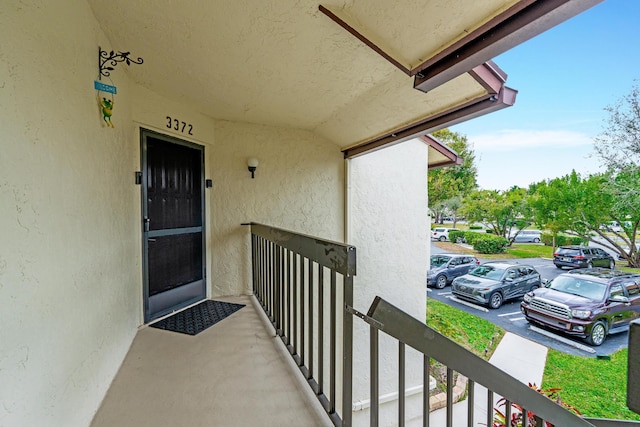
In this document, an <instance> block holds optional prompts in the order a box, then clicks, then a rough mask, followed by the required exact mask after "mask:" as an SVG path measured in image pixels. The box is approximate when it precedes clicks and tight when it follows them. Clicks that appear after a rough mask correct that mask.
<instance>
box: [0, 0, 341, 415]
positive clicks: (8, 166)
mask: <svg viewBox="0 0 640 427" xmlns="http://www.w3.org/2000/svg"><path fill="white" fill-rule="evenodd" d="M0 35H1V36H2V38H3V40H11V43H4V44H0V126H1V128H2V132H3V134H2V139H1V140H0V144H1V151H0V153H1V154H0V236H1V242H2V244H1V245H0V384H1V385H2V386H0V402H1V404H0V426H5V425H6V426H14V425H15V426H18V425H56V426H58V425H59V426H84V425H88V423H89V422H90V420H91V418H92V416H93V414H94V412H95V410H96V409H97V408H98V405H99V404H100V402H101V400H102V397H103V396H104V393H105V392H106V390H107V389H108V387H109V384H110V382H111V380H112V379H113V376H114V375H115V373H116V371H117V369H118V367H119V365H120V363H121V361H122V360H123V358H124V356H125V354H126V352H127V350H128V348H129V346H130V344H131V341H132V339H133V337H134V336H135V333H136V329H137V327H138V326H139V325H140V324H141V323H142V299H141V295H142V273H141V270H142V267H141V234H140V233H141V214H140V209H141V208H140V186H137V185H135V184H134V172H135V171H137V170H140V137H139V129H140V127H145V128H149V129H152V130H156V131H159V132H163V133H167V134H171V135H174V136H177V137H182V138H184V139H187V140H190V141H193V142H196V143H200V144H202V145H204V146H205V156H206V159H205V162H206V165H205V169H206V177H207V178H212V179H213V181H214V186H213V188H211V189H208V190H207V191H206V203H207V208H206V209H207V219H206V221H207V222H206V226H207V253H208V259H207V272H208V285H209V289H208V292H209V294H213V295H239V294H246V293H248V292H250V276H249V272H250V269H249V264H248V262H249V260H250V257H249V252H248V248H249V234H248V228H247V227H243V226H241V225H240V224H241V223H242V222H246V221H259V222H263V223H266V224H271V225H276V226H279V227H283V228H287V229H291V230H295V231H299V232H303V233H307V234H315V235H319V236H323V237H325V238H329V239H333V240H343V238H344V231H343V230H344V227H343V220H344V208H343V206H344V160H343V158H342V153H341V152H340V150H339V148H338V147H337V146H336V145H333V144H331V143H329V142H327V141H325V140H322V139H321V138H318V137H316V136H312V135H311V133H309V132H306V131H297V130H284V129H278V128H268V127H264V126H255V125H246V124H244V125H243V124H234V123H230V122H216V121H215V120H213V119H211V118H209V117H206V116H203V115H201V114H199V113H198V112H197V110H196V109H195V108H193V107H189V106H184V105H181V104H180V103H178V102H171V101H168V100H167V99H165V98H162V97H160V96H159V95H157V94H154V93H153V92H151V91H149V90H148V89H144V88H142V87H141V86H137V85H135V84H133V83H131V82H130V81H129V80H128V78H127V71H126V68H127V67H126V65H125V64H120V65H119V66H117V67H116V69H115V70H114V71H113V72H112V79H113V83H114V84H115V85H116V86H117V87H118V94H117V95H116V97H115V106H114V114H113V117H112V120H113V123H114V124H115V128H114V129H111V128H107V127H105V126H104V124H103V122H102V117H101V115H100V112H99V110H98V105H97V100H96V91H95V90H94V89H93V80H94V79H97V77H98V67H97V55H98V52H97V50H98V46H100V45H101V46H102V47H103V48H104V49H107V50H110V49H111V48H112V47H111V46H110V45H109V42H108V41H107V40H106V37H105V36H104V34H103V33H102V31H101V29H100V27H99V25H98V24H97V22H96V21H95V19H94V17H93V14H92V12H91V10H90V9H89V7H88V6H87V4H86V3H85V2H84V1H82V0H77V1H74V0H69V1H65V2H63V4H56V5H54V4H53V3H52V4H51V5H49V4H48V3H42V2H28V1H27V2H20V3H19V4H18V3H16V4H11V5H6V7H4V8H3V10H2V11H0ZM113 49H115V50H119V49H126V46H114V47H113ZM137 54H139V55H140V56H144V54H143V53H142V52H140V53H138V52H133V55H137ZM134 66H140V67H144V66H152V65H150V64H147V63H145V64H143V65H134ZM107 83H111V82H110V81H108V80H107ZM167 116H171V117H173V118H177V119H179V120H180V121H185V122H187V123H189V124H192V125H193V129H194V131H193V135H192V136H187V135H185V134H183V133H182V132H181V131H175V129H168V128H167V127H166V123H167ZM252 156H253V157H257V158H258V159H259V160H260V166H259V168H258V171H257V173H256V178H255V179H253V180H252V179H251V177H250V174H249V172H248V170H247V165H246V160H247V157H252Z"/></svg>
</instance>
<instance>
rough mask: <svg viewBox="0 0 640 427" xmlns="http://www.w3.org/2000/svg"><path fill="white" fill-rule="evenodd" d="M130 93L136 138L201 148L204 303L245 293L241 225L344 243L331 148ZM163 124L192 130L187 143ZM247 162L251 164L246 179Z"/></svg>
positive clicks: (305, 135) (337, 161)
mask: <svg viewBox="0 0 640 427" xmlns="http://www.w3.org/2000/svg"><path fill="white" fill-rule="evenodd" d="M132 93H133V94H134V97H133V101H132V102H133V113H132V114H133V119H134V121H135V122H136V126H137V130H136V132H139V128H140V127H144V128H148V129H151V130H155V131H157V132H160V133H164V134H167V135H172V136H175V137H177V138H181V139H184V140H187V141H191V142H194V143H196V144H200V145H203V146H204V149H205V176H206V178H208V179H211V180H212V181H213V186H212V187H211V188H209V189H207V190H206V191H205V197H206V207H205V209H206V228H207V230H208V231H207V272H208V274H207V276H208V277H207V282H208V291H209V295H210V296H220V295H242V294H249V293H251V265H250V264H249V263H248V261H250V248H251V245H250V243H251V242H250V237H249V236H250V235H249V227H246V226H242V225H241V224H243V223H248V222H259V223H262V224H266V225H271V226H274V227H280V228H284V229H287V230H291V231H295V232H299V233H304V234H309V235H313V236H319V237H322V238H325V239H329V240H336V241H344V193H345V190H344V188H345V185H344V180H345V172H344V168H345V165H344V159H343V154H342V152H341V151H340V149H339V148H338V147H337V146H336V145H335V144H332V143H330V142H328V141H326V140H324V139H323V138H320V137H318V136H316V135H314V134H312V133H311V132H307V131H303V130H295V129H285V128H277V127H270V126H261V125H254V124H249V123H237V122H229V121H219V120H214V119H211V118H210V117H207V116H204V115H202V114H200V113H199V112H198V111H197V110H196V109H195V108H193V107H192V106H189V105H184V104H181V103H179V102H175V101H171V100H169V99H166V98H164V97H162V96H160V95H158V94H156V93H154V92H152V91H150V90H148V89H145V88H143V87H140V86H135V87H133V88H132ZM167 116H169V117H174V118H179V119H180V120H181V121H185V122H186V123H189V124H192V125H193V131H192V134H193V135H188V134H186V133H184V132H182V128H181V126H180V129H179V130H178V131H176V130H175V129H170V128H168V127H167V120H166V117H167ZM138 151H139V150H138ZM136 157H137V159H138V160H137V161H138V162H139V154H138V153H136ZM250 157H255V158H257V159H258V161H259V165H258V169H257V170H256V172H255V178H254V179H252V178H251V173H250V172H249V170H248V169H247V160H248V159H249V158H250ZM138 215H139V213H138Z"/></svg>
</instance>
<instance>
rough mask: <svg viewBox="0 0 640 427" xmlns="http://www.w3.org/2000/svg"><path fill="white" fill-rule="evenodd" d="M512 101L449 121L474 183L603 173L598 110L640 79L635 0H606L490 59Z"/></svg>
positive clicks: (494, 186) (490, 185) (485, 185)
mask: <svg viewBox="0 0 640 427" xmlns="http://www.w3.org/2000/svg"><path fill="white" fill-rule="evenodd" d="M494 62H495V63H496V64H498V66H499V67H500V68H501V69H502V70H503V71H505V72H506V73H507V75H508V78H507V83H506V86H508V87H511V88H513V89H516V90H517V91H518V95H517V97H516V102H515V104H514V105H513V106H512V107H508V108H505V109H503V110H500V111H497V112H494V113H490V114H487V115H485V116H482V117H479V118H476V119H472V120H470V121H467V122H465V123H461V124H458V125H455V126H451V127H450V128H449V129H450V130H452V131H454V132H457V133H460V134H462V135H465V136H466V137H467V139H468V141H469V143H470V145H471V147H472V148H473V150H474V152H475V155H476V166H477V169H478V176H477V181H478V186H479V187H480V188H481V189H484V190H507V189H509V188H511V187H512V186H514V185H517V186H519V187H524V188H527V187H528V186H529V184H531V183H534V182H539V181H543V180H546V179H553V178H557V177H561V176H564V175H567V174H568V173H570V172H571V171H572V170H575V171H576V172H578V173H580V174H581V175H582V176H587V175H589V174H591V173H598V172H602V170H603V169H602V168H601V167H600V161H599V160H598V158H597V157H596V156H594V155H593V147H594V137H596V136H598V135H599V134H601V133H602V132H603V130H604V126H605V124H606V122H607V119H608V117H609V114H608V113H607V112H606V111H605V108H606V107H608V106H612V105H614V104H615V103H616V102H617V101H619V100H620V99H621V98H622V97H623V96H625V95H627V94H628V93H629V92H630V91H631V88H632V87H633V86H634V85H640V0H605V1H604V2H602V3H600V4H598V5H596V6H594V7H592V8H591V9H588V10H587V11H585V12H583V13H582V14H580V15H578V16H576V17H574V18H572V19H570V20H568V21H565V22H563V23H561V24H560V25H558V26H556V27H554V28H552V29H550V30H548V31H546V32H545V33H542V34H540V35H539V36H537V37H535V38H533V39H531V40H528V41H526V42H525V43H523V44H521V45H519V46H517V47H515V48H513V49H511V50H510V51H508V52H506V53H504V54H502V55H500V56H498V57H496V58H494Z"/></svg>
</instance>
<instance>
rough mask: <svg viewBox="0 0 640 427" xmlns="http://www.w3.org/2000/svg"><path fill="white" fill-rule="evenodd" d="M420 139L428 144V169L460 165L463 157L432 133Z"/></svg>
mask: <svg viewBox="0 0 640 427" xmlns="http://www.w3.org/2000/svg"><path fill="white" fill-rule="evenodd" d="M420 140H421V141H422V142H424V143H425V144H427V145H428V146H429V169H436V168H443V167H446V166H455V165H461V164H462V162H463V161H464V159H463V158H462V157H460V156H458V153H456V152H455V151H453V150H452V149H451V148H449V147H447V146H446V145H444V144H443V143H442V142H440V141H439V140H438V139H437V138H435V137H434V136H433V135H424V136H421V137H420Z"/></svg>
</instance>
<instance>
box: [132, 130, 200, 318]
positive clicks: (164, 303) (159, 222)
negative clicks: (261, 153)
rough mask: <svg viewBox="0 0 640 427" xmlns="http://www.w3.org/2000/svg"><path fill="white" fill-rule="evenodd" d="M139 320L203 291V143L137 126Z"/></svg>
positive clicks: (179, 305)
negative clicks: (141, 286) (139, 144)
mask: <svg viewBox="0 0 640 427" xmlns="http://www.w3.org/2000/svg"><path fill="white" fill-rule="evenodd" d="M141 142H142V171H143V172H142V183H143V185H142V193H143V194H142V217H143V231H142V235H143V236H142V240H143V241H142V243H143V252H144V266H143V270H144V271H143V274H144V311H145V314H144V316H145V323H146V322H149V321H151V320H153V319H156V318H158V317H160V316H163V315H165V314H167V313H170V312H172V311H174V310H177V309H179V308H182V307H185V306H187V305H189V304H191V303H193V302H196V301H199V300H201V299H204V298H205V296H206V283H205V275H204V271H205V268H204V266H205V264H204V259H205V253H204V227H203V219H204V203H203V201H204V197H203V196H204V195H203V188H204V186H203V182H204V175H203V170H204V168H203V166H204V147H202V146H199V145H196V144H192V143H189V142H186V141H182V140H178V139H176V138H171V137H168V136H165V135H161V134H158V133H155V132H152V131H148V130H142V133H141Z"/></svg>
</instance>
